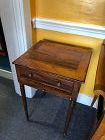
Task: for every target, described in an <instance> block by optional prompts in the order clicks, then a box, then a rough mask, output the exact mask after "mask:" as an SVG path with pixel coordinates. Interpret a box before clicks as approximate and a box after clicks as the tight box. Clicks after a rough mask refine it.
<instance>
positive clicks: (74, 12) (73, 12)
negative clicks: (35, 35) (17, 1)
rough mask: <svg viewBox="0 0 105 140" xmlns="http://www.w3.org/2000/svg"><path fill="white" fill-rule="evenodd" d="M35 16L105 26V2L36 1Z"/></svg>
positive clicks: (76, 0) (73, 0)
mask: <svg viewBox="0 0 105 140" xmlns="http://www.w3.org/2000/svg"><path fill="white" fill-rule="evenodd" d="M36 8H37V10H36V16H37V17H44V18H52V19H57V20H67V21H73V22H81V23H89V24H97V25H105V0H36Z"/></svg>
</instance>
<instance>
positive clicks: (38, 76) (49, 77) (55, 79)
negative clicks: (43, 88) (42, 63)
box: [18, 67, 74, 92]
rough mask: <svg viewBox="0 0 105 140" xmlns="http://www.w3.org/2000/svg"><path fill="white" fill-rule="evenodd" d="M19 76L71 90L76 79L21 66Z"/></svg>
mask: <svg viewBox="0 0 105 140" xmlns="http://www.w3.org/2000/svg"><path fill="white" fill-rule="evenodd" d="M18 72H19V75H20V76H19V77H24V78H28V79H30V80H36V81H39V82H41V83H44V84H48V85H50V86H54V87H56V88H59V89H63V90H67V91H68V92H71V91H72V89H73V86H74V81H70V80H66V79H64V78H62V77H60V76H57V75H54V74H51V73H46V72H42V71H40V72H39V71H35V70H34V71H33V70H31V69H29V68H24V67H21V68H19V70H18Z"/></svg>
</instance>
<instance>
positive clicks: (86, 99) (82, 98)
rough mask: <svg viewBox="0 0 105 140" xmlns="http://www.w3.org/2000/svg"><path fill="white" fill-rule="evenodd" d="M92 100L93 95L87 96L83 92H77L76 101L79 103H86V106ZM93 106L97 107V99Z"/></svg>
mask: <svg viewBox="0 0 105 140" xmlns="http://www.w3.org/2000/svg"><path fill="white" fill-rule="evenodd" d="M92 100H93V97H91V96H88V95H86V94H83V93H79V95H78V98H77V102H78V103H81V104H83V105H87V106H90V105H91V103H92ZM93 107H94V108H97V101H96V102H95V104H94V106H93Z"/></svg>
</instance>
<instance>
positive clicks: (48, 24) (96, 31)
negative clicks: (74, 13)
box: [32, 18, 105, 39]
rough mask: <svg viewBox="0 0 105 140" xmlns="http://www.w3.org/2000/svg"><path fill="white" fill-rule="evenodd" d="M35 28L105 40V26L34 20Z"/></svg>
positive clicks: (42, 19) (43, 19) (41, 19)
mask: <svg viewBox="0 0 105 140" xmlns="http://www.w3.org/2000/svg"><path fill="white" fill-rule="evenodd" d="M32 23H33V28H39V29H45V30H50V31H57V32H62V33H67V34H76V35H83V36H89V37H95V38H99V39H105V26H98V25H91V24H82V23H76V22H69V21H59V20H52V19H45V18H34V19H32Z"/></svg>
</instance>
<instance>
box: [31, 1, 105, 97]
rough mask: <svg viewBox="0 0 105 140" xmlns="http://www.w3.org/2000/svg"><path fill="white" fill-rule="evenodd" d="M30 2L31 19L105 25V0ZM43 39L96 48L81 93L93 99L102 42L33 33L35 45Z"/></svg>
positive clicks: (56, 33)
mask: <svg viewBox="0 0 105 140" xmlns="http://www.w3.org/2000/svg"><path fill="white" fill-rule="evenodd" d="M30 2H31V13H32V17H35V16H37V17H43V18H50V19H57V20H68V21H73V22H80V23H88V24H97V25H105V17H104V16H105V13H104V12H105V8H104V6H105V0H53V1H51V0H36V1H35V0H30ZM34 10H35V11H34ZM43 38H46V39H51V40H55V41H60V42H65V43H72V44H78V45H82V46H86V47H91V48H93V55H92V58H91V62H90V66H89V70H88V73H87V77H86V81H85V84H83V85H82V87H81V90H80V92H81V93H85V94H87V95H90V96H92V94H93V87H94V80H95V73H96V67H97V63H98V58H99V52H100V46H101V43H102V40H101V39H95V38H91V37H83V36H78V35H72V34H71V35H70V34H64V33H59V32H54V31H47V30H41V29H37V30H35V29H34V30H33V43H35V42H36V41H38V40H40V39H43Z"/></svg>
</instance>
